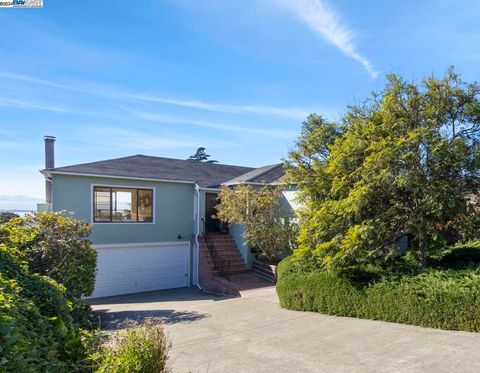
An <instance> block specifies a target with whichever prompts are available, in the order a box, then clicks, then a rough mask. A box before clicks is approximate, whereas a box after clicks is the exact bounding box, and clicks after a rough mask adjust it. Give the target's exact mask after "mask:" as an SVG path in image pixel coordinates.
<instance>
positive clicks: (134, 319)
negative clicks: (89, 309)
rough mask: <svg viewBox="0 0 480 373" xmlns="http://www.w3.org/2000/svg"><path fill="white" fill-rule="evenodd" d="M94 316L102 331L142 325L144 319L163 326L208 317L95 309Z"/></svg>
mask: <svg viewBox="0 0 480 373" xmlns="http://www.w3.org/2000/svg"><path fill="white" fill-rule="evenodd" d="M95 315H97V316H98V317H99V318H100V328H101V329H102V330H117V329H123V328H124V327H126V326H127V325H128V324H130V323H142V322H143V321H144V320H145V319H149V320H152V321H154V322H162V323H164V324H167V325H169V324H177V323H184V324H185V323H191V322H193V321H197V320H201V319H204V318H206V317H210V315H209V314H205V313H200V312H196V311H175V310H151V311H150V310H147V311H145V310H142V311H140V310H134V311H118V312H115V311H113V312H112V311H111V310H108V309H97V310H95Z"/></svg>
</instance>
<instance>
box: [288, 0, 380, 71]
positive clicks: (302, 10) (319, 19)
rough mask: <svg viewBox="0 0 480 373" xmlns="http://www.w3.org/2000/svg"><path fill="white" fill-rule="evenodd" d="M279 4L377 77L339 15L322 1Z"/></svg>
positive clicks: (305, 0) (313, 0)
mask: <svg viewBox="0 0 480 373" xmlns="http://www.w3.org/2000/svg"><path fill="white" fill-rule="evenodd" d="M280 3H281V4H282V5H283V6H284V7H285V8H287V9H290V10H291V11H293V12H294V13H295V14H296V15H297V16H298V17H299V18H300V19H301V20H302V21H303V22H305V23H306V24H307V25H308V26H309V27H310V28H311V29H313V30H314V31H316V32H318V33H319V34H320V35H321V36H322V37H323V38H324V39H325V40H327V41H328V42H329V43H331V44H333V45H334V46H336V47H337V48H338V49H340V50H341V51H342V52H343V53H344V54H345V55H346V56H348V57H351V58H353V59H354V60H356V61H357V62H359V63H360V64H362V66H363V67H364V68H365V69H366V70H367V71H368V73H369V74H370V75H371V76H372V77H373V78H376V77H377V76H378V72H377V71H375V69H374V67H373V65H372V64H371V62H370V61H369V60H368V59H367V58H366V57H364V56H363V55H362V54H361V53H360V52H358V51H357V48H356V47H355V44H354V36H355V34H354V32H353V31H352V30H351V29H350V28H349V27H348V26H347V25H345V24H343V23H342V21H341V19H340V17H339V15H338V14H336V13H335V12H334V11H333V10H332V9H331V8H330V7H329V6H328V5H327V3H326V2H325V1H324V0H296V1H292V0H281V1H280Z"/></svg>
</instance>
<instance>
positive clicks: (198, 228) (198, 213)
mask: <svg viewBox="0 0 480 373" xmlns="http://www.w3.org/2000/svg"><path fill="white" fill-rule="evenodd" d="M195 193H196V194H197V230H196V232H195V249H196V252H195V254H196V256H197V260H196V264H197V279H196V280H197V281H196V282H197V283H196V285H197V288H199V289H200V290H202V286H201V285H200V283H199V282H198V277H199V276H198V273H199V271H200V243H199V242H198V235H199V234H200V187H199V186H198V184H197V183H195Z"/></svg>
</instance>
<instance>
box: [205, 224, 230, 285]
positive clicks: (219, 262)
mask: <svg viewBox="0 0 480 373" xmlns="http://www.w3.org/2000/svg"><path fill="white" fill-rule="evenodd" d="M202 223H203V234H202V235H203V239H204V240H205V244H206V245H207V248H208V252H209V253H210V256H211V257H212V260H213V269H214V270H216V271H217V272H218V274H219V275H220V276H222V277H223V278H225V279H226V280H227V281H230V273H229V269H230V266H231V262H230V261H229V260H226V259H224V258H222V256H221V255H220V254H219V253H218V251H217V249H216V248H215V244H214V243H213V241H212V240H211V239H210V238H209V236H208V234H207V233H208V230H207V224H206V223H205V219H203V218H202Z"/></svg>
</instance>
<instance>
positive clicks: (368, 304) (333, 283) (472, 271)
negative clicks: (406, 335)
mask: <svg viewBox="0 0 480 373" xmlns="http://www.w3.org/2000/svg"><path fill="white" fill-rule="evenodd" d="M278 276H279V279H278V281H277V293H278V296H279V299H280V304H281V306H282V307H286V308H289V309H293V310H300V311H315V312H322V313H326V314H330V315H339V316H349V317H359V318H367V319H374V320H384V321H391V322H398V323H404V324H412V325H419V326H424V327H433V328H441V329H451V330H465V331H474V332H479V331H480V268H479V267H478V265H477V266H476V267H470V268H467V269H461V270H452V269H433V268H430V269H427V270H423V271H419V272H417V273H414V274H403V275H401V276H398V275H394V274H384V275H383V276H382V277H379V278H372V280H371V281H369V282H366V283H362V282H357V281H355V280H353V279H352V278H351V277H349V276H345V275H344V273H342V272H338V271H313V272H312V271H305V270H304V269H303V268H302V267H301V266H300V265H299V264H298V262H294V261H292V260H291V258H287V259H286V260H284V261H282V262H281V263H280V265H279V267H278Z"/></svg>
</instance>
